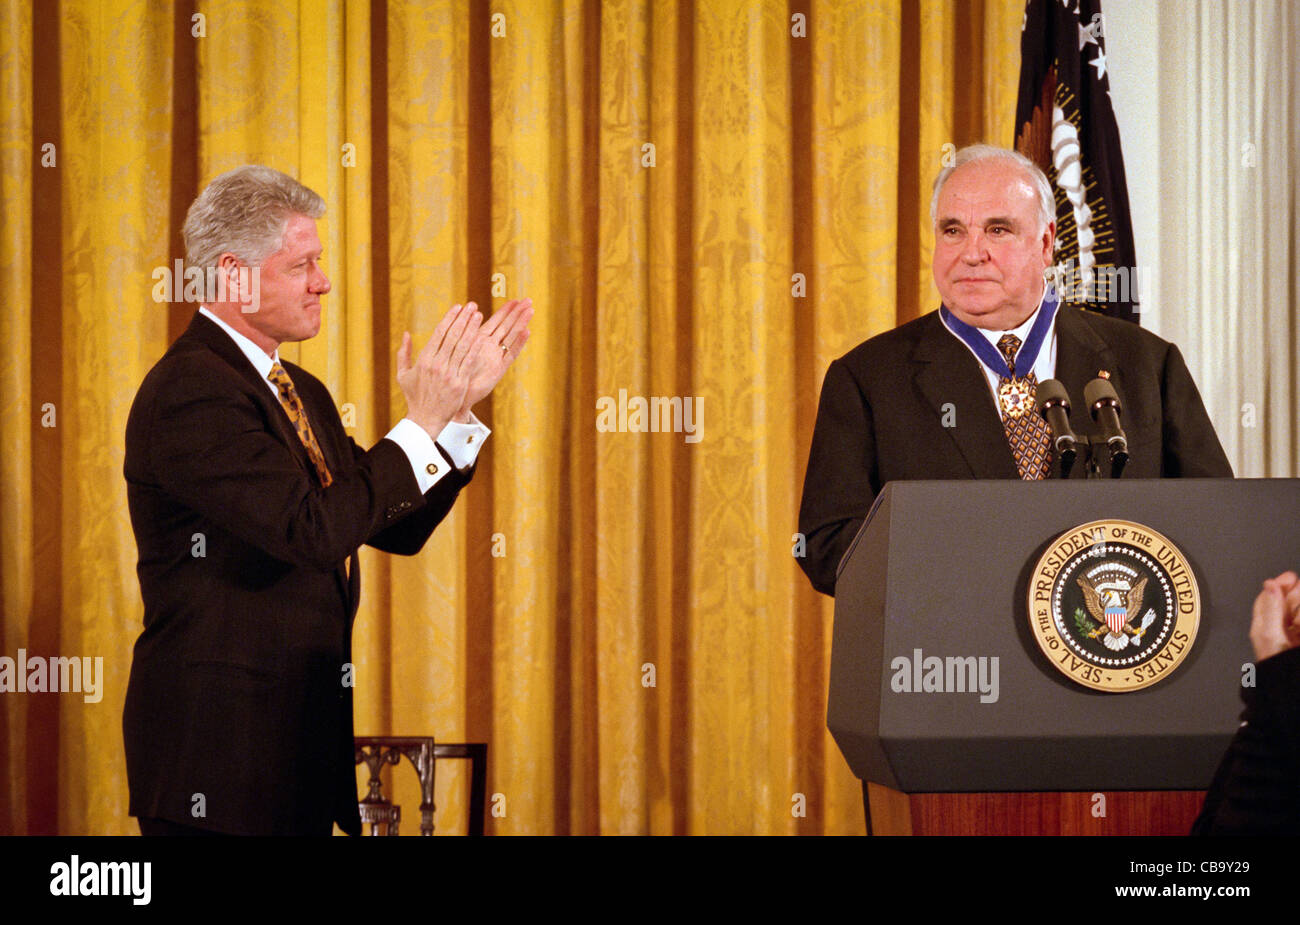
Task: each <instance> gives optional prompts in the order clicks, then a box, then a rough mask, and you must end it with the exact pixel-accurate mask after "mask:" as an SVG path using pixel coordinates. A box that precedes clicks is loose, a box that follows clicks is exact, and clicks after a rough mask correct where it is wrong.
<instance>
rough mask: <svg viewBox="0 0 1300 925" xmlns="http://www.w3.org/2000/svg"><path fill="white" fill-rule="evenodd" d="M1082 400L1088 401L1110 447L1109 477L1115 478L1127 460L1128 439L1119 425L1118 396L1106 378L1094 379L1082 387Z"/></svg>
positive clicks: (1122, 469) (1094, 418) (1118, 475)
mask: <svg viewBox="0 0 1300 925" xmlns="http://www.w3.org/2000/svg"><path fill="white" fill-rule="evenodd" d="M1083 400H1084V401H1085V402H1087V403H1088V410H1089V411H1090V412H1091V413H1092V419H1093V421H1095V422H1096V423H1097V425H1098V426H1100V427H1101V431H1102V436H1103V437H1104V438H1105V440H1106V445H1107V446H1108V447H1109V448H1110V477H1111V478H1113V479H1117V478H1119V477H1120V473H1121V472H1123V471H1124V464H1125V463H1127V462H1128V439H1127V438H1126V437H1125V436H1124V429H1123V428H1122V427H1120V426H1119V416H1120V413H1121V412H1122V411H1123V409H1122V408H1121V407H1120V403H1119V396H1118V395H1117V394H1115V386H1113V385H1111V384H1110V381H1109V380H1106V379H1094V380H1092V381H1091V382H1089V383H1088V384H1087V385H1085V386H1084V387H1083Z"/></svg>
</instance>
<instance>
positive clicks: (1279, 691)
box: [1192, 649, 1300, 835]
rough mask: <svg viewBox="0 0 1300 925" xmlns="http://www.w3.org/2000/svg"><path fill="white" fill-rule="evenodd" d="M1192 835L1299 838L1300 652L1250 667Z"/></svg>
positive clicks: (1284, 654) (1297, 650)
mask: <svg viewBox="0 0 1300 925" xmlns="http://www.w3.org/2000/svg"><path fill="white" fill-rule="evenodd" d="M1241 696H1242V699H1243V700H1244V701H1245V702H1246V711H1245V713H1244V714H1243V715H1242V719H1243V720H1245V723H1244V724H1243V725H1242V727H1241V728H1240V729H1239V730H1238V731H1237V735H1236V736H1235V737H1234V738H1233V740H1232V744H1231V745H1229V746H1228V753H1227V754H1226V755H1224V756H1223V762H1222V763H1221V764H1220V765H1219V770H1218V772H1217V773H1216V774H1215V775H1214V782H1213V783H1212V784H1210V792H1209V793H1207V794H1206V796H1205V804H1204V805H1203V806H1202V807H1201V815H1200V817H1199V818H1198V819H1197V820H1196V824H1195V825H1194V826H1193V827H1192V834H1193V835H1300V649H1288V650H1287V651H1285V652H1279V653H1278V654H1277V655H1274V656H1273V657H1272V658H1266V659H1264V660H1263V661H1262V662H1260V663H1258V664H1257V665H1256V666H1255V686H1254V687H1253V688H1252V687H1245V688H1242V691H1241Z"/></svg>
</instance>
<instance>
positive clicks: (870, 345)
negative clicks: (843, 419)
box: [834, 309, 942, 370]
mask: <svg viewBox="0 0 1300 925" xmlns="http://www.w3.org/2000/svg"><path fill="white" fill-rule="evenodd" d="M935 325H942V321H940V320H939V311H938V309H935V310H934V311H931V312H926V313H925V314H924V315H922V316H921V317H919V318H913V319H912V320H911V321H907V322H904V323H903V324H900V325H899V326H898V327H896V328H890V329H889V330H888V331H882V332H881V333H879V334H876V335H874V336H873V337H869V338H867V339H866V340H864V341H863V342H862V343H860V344H858V345H857V346H856V347H854V348H853V349H851V350H849V351H848V352H847V353H845V354H844V355H842V356H840V357H838V358H837V359H836V360H835V361H834V362H836V363H841V364H844V365H847V366H850V367H853V368H854V369H865V370H870V369H871V368H873V367H875V366H877V365H879V364H880V363H881V362H883V361H887V360H900V359H902V360H905V359H907V358H908V357H910V356H911V355H912V351H913V349H914V348H915V347H916V345H917V343H919V342H920V340H921V339H922V338H923V337H925V336H927V335H929V334H930V333H931V332H932V331H933V330H934V329H935Z"/></svg>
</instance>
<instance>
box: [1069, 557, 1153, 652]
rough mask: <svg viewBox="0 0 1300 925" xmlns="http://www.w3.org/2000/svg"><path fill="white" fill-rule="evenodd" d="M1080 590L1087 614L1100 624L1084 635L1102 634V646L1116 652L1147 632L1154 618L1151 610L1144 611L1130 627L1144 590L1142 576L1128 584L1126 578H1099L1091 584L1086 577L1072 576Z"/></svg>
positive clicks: (1136, 640)
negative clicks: (1103, 579) (1139, 622)
mask: <svg viewBox="0 0 1300 925" xmlns="http://www.w3.org/2000/svg"><path fill="white" fill-rule="evenodd" d="M1076 581H1078V583H1079V587H1080V588H1082V589H1083V600H1084V603H1085V604H1086V605H1087V607H1088V613H1089V614H1090V615H1091V616H1092V618H1093V619H1094V620H1096V621H1097V623H1098V624H1100V625H1099V626H1098V627H1097V628H1096V629H1095V630H1093V631H1092V632H1091V633H1089V634H1088V638H1089V639H1096V638H1097V637H1099V636H1101V635H1103V634H1105V638H1104V639H1102V643H1103V644H1104V645H1105V646H1106V648H1108V649H1111V650H1113V651H1115V652H1119V651H1120V650H1121V649H1124V648H1126V647H1127V646H1128V644H1129V642H1130V641H1132V642H1134V643H1139V642H1141V641H1142V634H1143V633H1145V632H1146V631H1147V627H1149V626H1150V625H1151V624H1152V623H1153V622H1154V621H1155V618H1156V612H1155V611H1154V610H1148V611H1147V613H1146V616H1145V617H1143V619H1142V625H1141V626H1139V627H1137V628H1136V629H1134V628H1133V620H1134V618H1136V617H1137V615H1138V612H1139V611H1141V610H1142V593H1143V592H1144V591H1145V590H1146V586H1147V580H1146V578H1139V579H1137V580H1136V581H1135V582H1133V584H1132V586H1131V587H1126V585H1127V584H1128V582H1126V581H1122V582H1121V581H1102V582H1098V583H1097V584H1096V585H1094V584H1092V583H1091V582H1090V581H1089V580H1088V579H1087V578H1086V577H1083V576H1081V577H1079V578H1077V579H1076Z"/></svg>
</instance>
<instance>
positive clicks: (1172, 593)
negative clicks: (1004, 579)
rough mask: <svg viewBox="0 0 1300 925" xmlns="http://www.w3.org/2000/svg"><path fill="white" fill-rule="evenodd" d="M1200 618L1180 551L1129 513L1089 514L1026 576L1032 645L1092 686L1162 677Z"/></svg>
mask: <svg viewBox="0 0 1300 925" xmlns="http://www.w3.org/2000/svg"><path fill="white" fill-rule="evenodd" d="M1200 620H1201V598H1200V592H1199V591H1198V590H1197V587H1196V576H1195V575H1193V574H1192V569H1191V566H1190V565H1189V564H1188V562H1187V559H1186V557H1185V556H1184V555H1183V553H1182V551H1181V550H1179V549H1178V547H1176V546H1175V545H1174V544H1173V543H1171V542H1170V541H1169V540H1168V539H1167V538H1165V537H1164V536H1162V535H1161V534H1160V533H1158V532H1156V531H1155V530H1152V529H1151V528H1150V527H1147V526H1143V525H1142V524H1137V523H1132V522H1131V521H1127V520H1096V521H1093V522H1091V523H1086V524H1081V525H1080V526H1078V527H1075V528H1074V529H1072V530H1069V531H1067V532H1065V533H1063V534H1061V535H1060V536H1059V537H1057V538H1056V539H1055V540H1054V541H1053V542H1052V543H1051V544H1049V545H1048V547H1047V551H1046V552H1044V553H1043V555H1042V556H1041V557H1040V558H1039V560H1038V563H1037V565H1036V566H1035V567H1034V570H1033V573H1032V574H1031V575H1030V579H1029V623H1030V628H1031V631H1032V632H1033V636H1034V639H1035V640H1036V641H1037V642H1038V647H1039V648H1040V649H1042V651H1043V654H1044V655H1045V656H1047V659H1048V661H1050V662H1051V663H1052V665H1053V667H1055V668H1056V669H1057V670H1058V671H1060V672H1061V673H1062V674H1064V675H1066V676H1067V677H1068V678H1070V680H1072V681H1074V682H1076V683H1078V684H1082V685H1083V686H1085V687H1091V688H1093V689H1094V690H1099V691H1111V692H1127V691H1135V690H1141V689H1142V688H1144V687H1150V686H1151V685H1152V684H1156V683H1158V682H1160V681H1162V680H1164V679H1165V678H1167V677H1169V675H1171V674H1172V673H1173V672H1174V671H1175V670H1176V669H1177V668H1178V666H1179V665H1180V664H1181V663H1182V661H1183V659H1185V658H1186V657H1187V654H1188V653H1189V652H1190V651H1191V649H1192V644H1193V643H1194V642H1195V641H1196V630H1197V627H1198V626H1199V625H1200Z"/></svg>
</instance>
